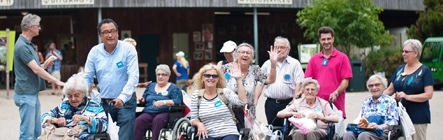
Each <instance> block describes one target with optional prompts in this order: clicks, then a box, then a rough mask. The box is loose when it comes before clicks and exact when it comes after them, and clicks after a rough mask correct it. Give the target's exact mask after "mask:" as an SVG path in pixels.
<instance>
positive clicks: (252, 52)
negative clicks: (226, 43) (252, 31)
mask: <svg viewBox="0 0 443 140" xmlns="http://www.w3.org/2000/svg"><path fill="white" fill-rule="evenodd" d="M241 47H249V48H251V55H252V61H251V63H254V59H255V52H254V47H252V45H251V44H249V43H241V44H240V45H238V47H237V48H236V49H235V51H234V60H236V58H237V55H238V53H239V50H240V48H241Z"/></svg>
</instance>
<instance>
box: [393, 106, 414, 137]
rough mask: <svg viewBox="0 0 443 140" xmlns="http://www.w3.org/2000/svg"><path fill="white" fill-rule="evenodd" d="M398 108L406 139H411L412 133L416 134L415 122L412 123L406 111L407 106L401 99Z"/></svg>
mask: <svg viewBox="0 0 443 140" xmlns="http://www.w3.org/2000/svg"><path fill="white" fill-rule="evenodd" d="M397 110H398V116H399V117H400V124H401V126H402V130H403V136H404V137H405V138H406V140H411V139H412V135H414V134H415V128H414V124H413V123H412V121H411V118H410V117H409V115H408V112H406V108H405V107H404V106H403V104H402V103H401V101H399V102H398V107H397Z"/></svg>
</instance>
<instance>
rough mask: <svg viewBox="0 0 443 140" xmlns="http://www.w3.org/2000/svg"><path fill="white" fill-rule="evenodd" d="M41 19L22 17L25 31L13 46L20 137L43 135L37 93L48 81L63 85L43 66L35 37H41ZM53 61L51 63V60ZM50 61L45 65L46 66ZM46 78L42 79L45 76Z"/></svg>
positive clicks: (24, 139)
mask: <svg viewBox="0 0 443 140" xmlns="http://www.w3.org/2000/svg"><path fill="white" fill-rule="evenodd" d="M40 20H41V18H40V17H39V16H37V15H34V14H28V15H26V16H24V17H23V19H22V22H21V24H20V26H21V28H22V34H20V36H19V37H18V39H17V42H16V43H15V46H14V74H15V81H16V82H15V85H14V92H15V93H14V102H15V105H17V106H18V107H19V113H20V118H21V122H20V137H19V140H35V139H37V137H38V136H40V134H41V120H40V118H41V116H40V115H41V113H40V110H41V108H40V101H39V98H38V92H39V91H42V90H45V89H46V84H45V81H44V80H43V79H45V80H48V81H50V82H51V83H55V84H57V85H59V86H63V84H64V83H63V82H61V81H60V80H57V79H56V78H54V77H52V76H51V75H50V74H49V73H48V72H46V71H45V69H44V68H42V67H40V61H39V57H38V54H37V52H36V51H35V50H34V49H35V47H36V45H34V44H32V42H31V40H32V38H34V37H36V36H38V34H39V32H40V30H41V27H40ZM51 63H52V62H51ZM49 65H51V64H49V61H45V62H44V64H43V66H44V67H45V68H47V67H48V66H49ZM42 78H43V79H42Z"/></svg>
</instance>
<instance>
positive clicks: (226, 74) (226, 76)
mask: <svg viewBox="0 0 443 140" xmlns="http://www.w3.org/2000/svg"><path fill="white" fill-rule="evenodd" d="M225 79H226V80H228V81H229V79H231V75H230V74H229V73H225Z"/></svg>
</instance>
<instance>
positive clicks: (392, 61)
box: [364, 47, 403, 80]
mask: <svg viewBox="0 0 443 140" xmlns="http://www.w3.org/2000/svg"><path fill="white" fill-rule="evenodd" d="M402 63H403V56H402V55H401V49H399V48H391V47H385V48H381V49H380V50H377V51H372V52H370V53H369V54H368V56H367V57H366V60H365V63H364V64H365V67H366V77H369V76H371V75H372V74H374V73H375V72H385V74H386V78H388V80H389V78H390V77H391V76H392V74H393V73H394V71H395V69H396V68H397V66H398V65H399V64H402Z"/></svg>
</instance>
